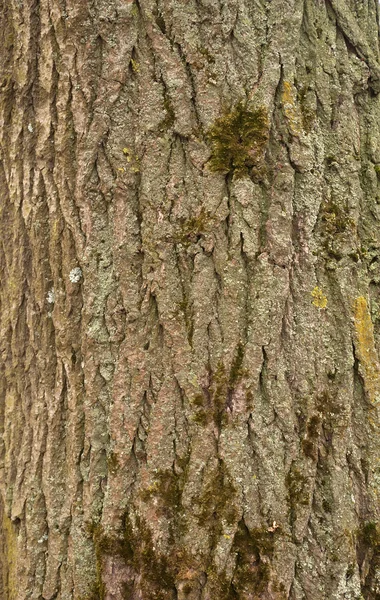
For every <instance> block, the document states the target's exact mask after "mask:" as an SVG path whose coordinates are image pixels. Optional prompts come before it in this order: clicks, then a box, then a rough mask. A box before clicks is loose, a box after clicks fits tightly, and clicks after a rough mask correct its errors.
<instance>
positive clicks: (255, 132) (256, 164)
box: [208, 102, 269, 178]
mask: <svg viewBox="0 0 380 600" xmlns="http://www.w3.org/2000/svg"><path fill="white" fill-rule="evenodd" d="M208 139H209V141H210V143H211V147H212V156H211V159H210V161H209V168H210V170H211V171H214V172H220V173H226V174H227V173H231V174H234V175H235V176H236V177H241V176H244V175H252V176H254V177H256V178H260V177H262V175H263V171H264V169H263V167H264V165H263V159H264V154H265V150H266V146H267V143H268V139H269V122H268V113H267V110H266V108H265V107H263V106H261V107H260V108H258V109H256V110H248V109H247V108H246V107H245V106H244V105H243V103H242V102H240V103H239V104H237V106H235V108H233V109H232V110H231V111H230V112H226V113H225V114H224V115H222V116H221V117H219V118H218V119H216V121H215V123H214V125H213V126H212V127H211V129H210V131H209V133H208Z"/></svg>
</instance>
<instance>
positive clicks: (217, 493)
mask: <svg viewBox="0 0 380 600" xmlns="http://www.w3.org/2000/svg"><path fill="white" fill-rule="evenodd" d="M235 498H236V490H235V488H234V486H233V484H232V483H231V480H230V477H229V474H228V471H227V468H226V466H225V464H224V462H223V461H222V460H220V461H219V463H218V466H217V469H216V470H215V471H214V472H213V473H212V474H211V475H210V477H209V479H208V481H207V482H206V484H205V486H204V488H203V492H202V493H201V494H200V495H199V496H197V497H196V498H194V499H193V503H194V505H195V507H197V513H196V518H197V520H198V523H199V525H200V526H201V527H204V526H208V527H209V528H210V529H212V530H213V531H214V534H215V535H217V536H218V535H220V534H221V532H222V521H223V520H225V521H226V522H227V523H228V524H232V523H234V521H235V519H236V514H237V511H236V507H235V506H234V499H235Z"/></svg>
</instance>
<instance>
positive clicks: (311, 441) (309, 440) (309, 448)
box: [302, 415, 321, 459]
mask: <svg viewBox="0 0 380 600" xmlns="http://www.w3.org/2000/svg"><path fill="white" fill-rule="evenodd" d="M320 423H321V418H320V416H319V415H313V416H312V417H311V418H310V419H309V421H308V423H307V426H306V438H305V439H303V440H302V450H303V452H304V454H305V456H308V457H309V458H312V459H315V458H316V451H317V444H316V441H317V439H318V437H319V429H320Z"/></svg>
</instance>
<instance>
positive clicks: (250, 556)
mask: <svg viewBox="0 0 380 600" xmlns="http://www.w3.org/2000/svg"><path fill="white" fill-rule="evenodd" d="M275 535H276V534H275V532H274V531H268V529H267V528H262V529H260V528H257V529H252V530H249V529H248V527H247V526H246V524H245V523H244V521H241V522H240V523H239V526H238V529H237V532H236V534H235V537H234V542H233V545H232V550H231V552H232V554H234V555H235V556H236V566H235V570H234V574H233V577H232V579H228V578H227V577H226V576H225V575H223V574H220V573H214V571H213V569H212V568H211V569H209V573H208V580H209V581H211V584H212V588H213V589H212V591H213V593H214V596H213V597H215V598H218V599H221V600H237V599H238V598H245V597H247V598H248V597H249V598H251V597H252V598H256V597H259V595H261V594H263V593H265V591H266V590H267V589H268V585H269V582H270V578H271V568H270V562H271V560H272V558H273V551H274V537H275Z"/></svg>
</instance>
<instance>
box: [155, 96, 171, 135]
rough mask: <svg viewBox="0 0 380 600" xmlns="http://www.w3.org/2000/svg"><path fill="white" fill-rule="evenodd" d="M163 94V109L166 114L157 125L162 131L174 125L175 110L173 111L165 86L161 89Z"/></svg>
mask: <svg viewBox="0 0 380 600" xmlns="http://www.w3.org/2000/svg"><path fill="white" fill-rule="evenodd" d="M163 94H164V101H163V105H164V110H165V112H166V116H165V117H164V118H163V119H162V121H161V122H160V124H159V125H158V129H159V130H160V131H162V132H166V131H168V130H169V129H171V128H172V127H173V125H174V121H175V112H174V108H173V104H172V102H171V100H170V97H169V94H168V92H167V91H166V89H165V87H164V90H163Z"/></svg>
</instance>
